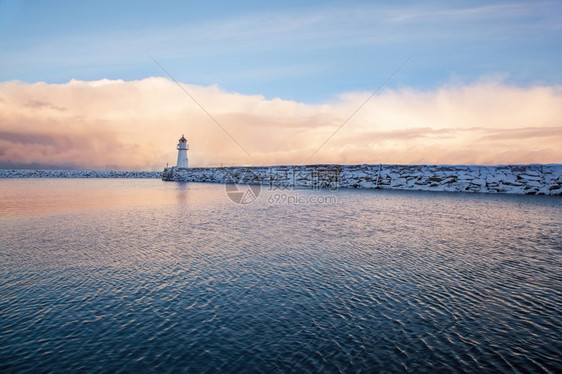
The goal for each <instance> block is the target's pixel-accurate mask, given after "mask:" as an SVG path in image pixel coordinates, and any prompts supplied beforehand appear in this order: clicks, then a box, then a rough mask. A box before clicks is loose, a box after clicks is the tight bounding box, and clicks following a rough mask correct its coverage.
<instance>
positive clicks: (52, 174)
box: [0, 169, 162, 178]
mask: <svg viewBox="0 0 562 374" xmlns="http://www.w3.org/2000/svg"><path fill="white" fill-rule="evenodd" d="M161 177H162V172H160V171H115V170H31V169H30V170H27V169H0V178H161Z"/></svg>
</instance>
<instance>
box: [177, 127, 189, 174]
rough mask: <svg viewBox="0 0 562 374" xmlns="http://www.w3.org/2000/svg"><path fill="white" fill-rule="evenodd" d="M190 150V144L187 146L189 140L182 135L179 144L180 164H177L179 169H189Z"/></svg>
mask: <svg viewBox="0 0 562 374" xmlns="http://www.w3.org/2000/svg"><path fill="white" fill-rule="evenodd" d="M188 149H189V144H187V139H186V138H185V137H184V136H183V134H182V136H181V138H180V140H179V143H178V163H177V164H176V168H177V169H187V150H188Z"/></svg>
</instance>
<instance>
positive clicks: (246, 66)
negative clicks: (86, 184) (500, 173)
mask: <svg viewBox="0 0 562 374" xmlns="http://www.w3.org/2000/svg"><path fill="white" fill-rule="evenodd" d="M561 62H562V2H560V1H540V0H538V1H501V2H500V1H496V2H495V1H456V2H451V1H410V2H409V1H400V2H383V1H380V2H378V1H345V2H344V1H308V2H302V1H269V2H261V1H260V2H258V1H241V2H230V1H207V2H199V1H197V2H196V1H158V2H157V1H119V0H117V1H106V2H103V1H100V2H92V1H54V0H46V1H41V2H38V1H26V0H20V1H16V0H0V168H73V169H121V170H125V169H126V170H160V169H162V168H163V167H164V166H165V165H166V164H169V165H175V161H176V154H177V151H176V144H177V139H178V138H179V137H181V135H182V134H185V136H186V138H187V139H188V141H189V144H190V151H189V152H188V156H189V159H190V165H191V166H219V165H273V164H312V163H340V164H361V163H400V164H425V163H430V164H485V165H496V164H512V163H525V164H528V163H561V162H562V69H561V68H560V66H562V63H561Z"/></svg>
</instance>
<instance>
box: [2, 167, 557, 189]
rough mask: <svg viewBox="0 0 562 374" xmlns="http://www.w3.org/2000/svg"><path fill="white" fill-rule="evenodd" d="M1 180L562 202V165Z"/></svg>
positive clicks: (83, 174) (38, 174) (54, 173)
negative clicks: (145, 182) (146, 182)
mask: <svg viewBox="0 0 562 374" xmlns="http://www.w3.org/2000/svg"><path fill="white" fill-rule="evenodd" d="M0 178H144V179H147V178H150V179H156V178H161V179H162V180H164V181H175V182H201V183H238V184H260V185H266V186H270V187H277V188H282V189H286V190H289V189H301V190H302V189H329V190H336V189H339V188H360V189H396V190H410V191H436V192H476V193H507V194H526V195H551V196H562V164H529V165H496V166H482V165H396V164H361V165H339V164H316V165H275V166H226V167H197V168H188V169H177V168H175V167H168V168H165V169H164V171H162V172H160V171H115V170H38V169H0Z"/></svg>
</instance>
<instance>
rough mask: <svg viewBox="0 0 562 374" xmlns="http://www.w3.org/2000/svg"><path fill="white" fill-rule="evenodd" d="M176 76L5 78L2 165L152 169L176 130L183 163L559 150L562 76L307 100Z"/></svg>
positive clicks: (448, 160)
mask: <svg viewBox="0 0 562 374" xmlns="http://www.w3.org/2000/svg"><path fill="white" fill-rule="evenodd" d="M184 87H185V88H186V90H187V91H188V92H189V93H190V94H191V95H192V96H193V97H195V98H196V100H197V101H198V102H199V103H200V104H201V106H203V107H204V108H205V109H206V110H207V111H208V112H209V113H210V114H211V115H212V116H213V117H214V118H215V119H216V120H217V122H218V123H219V124H220V125H221V126H222V127H223V128H224V130H226V131H227V132H228V133H229V134H231V135H232V137H234V138H235V139H236V141H238V143H239V144H240V145H241V146H242V147H243V148H244V149H245V150H246V151H247V152H248V153H249V154H250V155H251V156H252V158H250V157H248V156H247V154H246V153H245V152H244V150H242V149H241V148H240V147H239V146H238V145H237V144H236V142H234V141H233V140H232V139H231V138H230V137H229V136H228V135H227V134H226V133H225V131H223V129H222V128H221V127H220V126H219V125H217V124H216V123H215V122H214V121H213V120H212V119H211V118H210V117H209V116H208V115H207V114H206V113H205V112H204V111H203V110H202V109H201V108H200V107H199V106H198V105H197V104H196V103H194V102H193V101H192V100H191V98H189V97H188V96H187V95H186V94H185V92H183V91H182V90H181V89H180V88H179V87H178V86H177V85H176V84H175V83H174V82H171V81H169V80H166V79H164V78H146V79H143V80H139V81H130V82H125V81H121V80H101V81H91V82H84V81H76V80H72V81H70V82H68V83H66V84H46V83H42V82H39V83H32V84H30V83H23V82H18V81H11V82H3V83H0V167H8V166H9V167H18V166H21V167H26V166H31V165H33V166H34V167H37V165H39V166H40V165H45V166H48V167H57V166H59V167H72V168H91V169H145V170H159V169H161V168H162V167H163V166H165V164H166V163H169V164H170V165H174V164H175V158H176V150H175V145H176V141H177V139H178V138H179V137H180V136H181V134H182V133H183V134H185V135H186V137H187V138H188V140H189V142H190V148H191V149H190V151H189V157H190V165H192V166H209V165H220V164H224V165H251V164H254V165H271V164H302V163H346V164H349V163H401V164H409V163H439V164H443V163H444V164H473V163H476V164H505V163H560V162H562V88H560V87H549V86H536V87H516V86H510V85H507V84H503V83H502V82H498V81H493V80H487V81H482V82H476V83H472V84H468V85H451V86H445V87H442V88H440V89H437V90H432V91H415V90H411V89H403V90H399V91H390V90H389V91H385V92H382V93H381V94H379V95H377V96H375V97H373V98H372V100H370V101H369V102H368V103H367V104H366V105H365V106H364V107H363V108H362V109H361V110H360V111H359V112H358V113H357V114H356V115H355V116H354V117H353V118H351V120H349V122H347V123H346V125H345V126H343V127H342V128H341V129H340V131H339V132H338V133H337V134H336V135H335V136H334V137H333V138H332V139H330V140H329V141H328V142H327V143H326V144H324V146H322V147H321V149H320V150H318V152H317V153H315V154H314V156H313V157H310V156H311V155H312V154H313V153H314V151H315V150H317V149H318V148H319V147H320V145H321V144H323V143H324V142H325V141H326V139H327V138H328V137H329V136H330V135H331V134H333V133H334V131H336V130H337V129H338V127H339V126H340V125H341V124H342V123H344V121H346V119H348V117H349V116H350V115H351V114H352V113H353V112H354V111H355V110H356V109H357V108H358V107H359V105H361V103H362V102H364V101H365V99H366V98H367V97H369V95H370V93H347V94H343V95H341V96H340V97H338V98H337V99H335V100H334V101H332V102H328V103H324V104H315V105H309V104H304V103H297V102H293V101H287V100H281V99H274V100H266V99H265V98H263V97H262V96H258V95H254V96H251V95H241V94H237V93H229V92H225V91H223V90H221V89H219V88H217V87H215V86H211V87H200V86H192V85H184Z"/></svg>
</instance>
